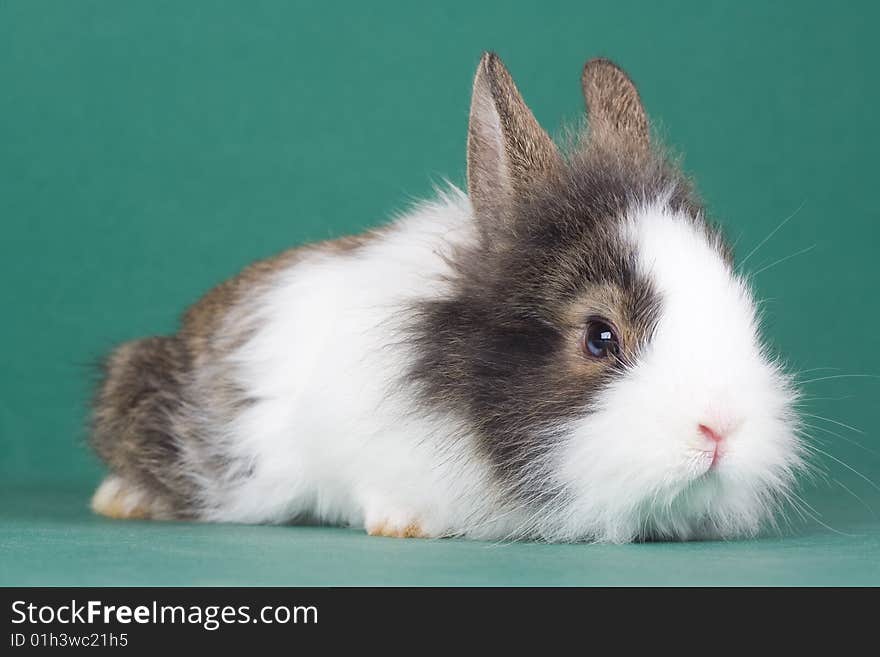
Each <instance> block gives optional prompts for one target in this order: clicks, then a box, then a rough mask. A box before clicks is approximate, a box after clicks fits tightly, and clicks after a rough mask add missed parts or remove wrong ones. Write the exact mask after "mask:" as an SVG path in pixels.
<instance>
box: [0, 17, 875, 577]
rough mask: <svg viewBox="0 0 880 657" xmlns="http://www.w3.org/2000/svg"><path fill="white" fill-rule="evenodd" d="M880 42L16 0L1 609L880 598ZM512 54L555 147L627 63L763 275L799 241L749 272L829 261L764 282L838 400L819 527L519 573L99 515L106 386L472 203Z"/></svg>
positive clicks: (577, 549)
mask: <svg viewBox="0 0 880 657" xmlns="http://www.w3.org/2000/svg"><path fill="white" fill-rule="evenodd" d="M878 21H880V10H878V5H877V4H876V3H871V2H852V3H846V4H845V5H843V6H840V7H835V8H833V9H832V7H831V5H829V4H828V3H827V2H824V1H823V2H818V1H817V2H798V3H782V2H777V3H763V2H762V3H744V2H730V3H724V2H712V3H707V2H702V1H694V2H663V3H656V2H642V3H632V2H620V1H618V2H613V3H610V2H591V1H585V0H578V1H576V2H565V3H552V2H542V3H534V4H532V3H514V2H510V1H508V2H474V1H473V0H469V1H467V2H457V1H456V2H452V1H445V2H442V3H412V2H405V3H404V2H402V3H388V2H357V3H355V2H351V3H344V4H343V3H339V4H336V3H329V2H314V3H311V2H280V1H279V2H267V1H248V2H244V1H243V0H242V1H240V2H207V1H206V2H195V1H188V2H170V1H161V2H160V1H157V0H151V1H146V0H144V1H137V2H136V1H133V0H129V1H127V2H119V1H118V0H100V1H95V0H75V1H69V0H66V1H61V0H58V1H54V2H50V1H44V0H5V1H3V0H0V221H2V228H3V230H2V237H0V290H2V296H0V299H2V306H0V307H2V313H3V315H2V321H0V345H2V368H0V369H2V377H0V441H2V444H0V496H2V497H0V551H2V557H0V584H37V583H48V584H77V583H102V584H117V585H123V584H135V583H141V584H163V583H164V584H168V583H174V584H187V583H194V584H195V583H200V584H223V583H242V584H243V583H254V584H345V583H350V584H365V583H371V584H381V583H395V584H406V583H436V584H448V583H461V584H482V583H496V584H503V583H558V584H582V583H644V584H650V583H700V584H706V583H730V584H740V583H791V584H798V583H874V584H880V523H878V521H877V519H876V516H875V511H876V510H877V509H880V492H878V489H877V487H876V485H875V484H874V483H872V482H876V481H878V480H880V444H878V441H877V439H876V436H877V432H878V429H880V409H878V403H877V400H878V395H880V381H878V380H877V379H874V378H870V377H866V376H853V377H851V376H849V375H852V374H859V375H864V374H869V375H874V374H878V373H880V337H878V336H880V331H878V330H877V325H878V321H880V309H878V303H877V289H878V283H880V266H878V264H877V252H878V246H877V238H878V232H880V231H878V224H880V221H878V220H880V216H878V215H880V210H878V202H877V187H878V166H877V161H878V152H880V138H878V127H877V122H876V115H877V106H878V102H880V94H878V87H877V85H878V80H877V64H878V62H880V40H878V39H877V36H876V26H877V24H878ZM485 49H494V50H496V51H497V52H498V53H499V54H500V55H501V56H502V58H503V59H504V61H505V62H506V64H507V65H508V67H509V68H510V70H511V72H512V74H513V76H514V78H515V79H516V81H517V83H518V85H519V87H520V89H521V90H522V92H523V94H524V96H525V97H526V100H527V102H528V103H529V104H530V105H531V107H532V108H533V110H534V111H535V114H536V115H537V117H538V119H539V120H540V121H541V122H542V123H543V124H544V125H545V126H546V127H547V128H548V129H549V130H550V131H551V132H555V133H557V134H558V133H559V132H560V131H561V130H562V129H563V128H564V127H565V126H571V125H576V124H577V122H578V121H580V120H581V112H582V98H581V96H580V90H579V83H578V81H579V73H580V67H581V66H582V64H583V62H584V61H585V60H586V59H587V58H589V57H593V56H597V55H604V56H608V57H611V58H613V59H615V60H616V61H618V62H619V63H620V64H621V65H622V66H624V67H625V68H626V69H627V70H628V71H629V72H630V73H631V74H632V76H633V77H634V79H635V80H636V81H637V83H638V84H639V86H640V89H641V92H642V95H643V99H644V101H645V104H646V106H647V108H648V111H649V113H650V114H651V116H652V118H653V120H654V122H655V124H656V126H657V127H658V129H659V131H660V133H661V134H663V135H664V136H665V137H666V139H667V140H668V141H669V143H670V144H671V145H672V146H673V147H674V148H675V149H676V150H678V151H681V152H683V153H684V154H685V156H686V157H685V165H686V168H687V169H688V170H689V171H690V172H692V173H694V174H695V176H696V177H697V181H698V183H699V186H700V188H701V190H702V192H703V194H704V196H705V198H706V200H707V202H708V205H709V207H710V209H711V211H712V213H713V214H714V215H715V216H717V217H719V218H720V219H721V220H722V221H723V223H724V224H725V226H726V227H727V230H728V232H729V234H730V235H731V238H732V239H733V240H735V241H736V245H737V251H738V252H739V255H740V256H743V255H745V254H747V253H749V252H750V251H752V249H753V248H754V247H755V246H756V245H758V244H759V243H760V242H762V240H763V239H764V238H765V237H766V236H767V235H768V234H769V233H770V232H771V231H772V230H773V229H774V228H775V227H777V226H778V225H779V224H780V222H782V221H783V220H784V219H785V218H786V217H789V216H791V215H792V214H794V216H793V217H792V218H791V219H790V221H788V222H787V223H785V225H783V226H782V227H781V228H780V229H779V230H778V232H776V234H774V235H773V236H772V238H771V239H769V240H768V241H767V242H766V244H764V245H763V246H761V248H760V249H759V250H758V251H757V252H755V253H754V255H752V256H751V257H750V258H749V263H748V267H747V268H748V269H751V270H752V271H758V270H759V269H761V268H762V267H765V266H767V265H771V264H772V263H774V262H776V261H778V260H780V259H782V258H786V257H787V256H790V255H792V254H795V253H796V252H799V251H801V250H802V249H807V248H810V247H812V248H811V250H809V251H808V252H806V253H803V254H800V255H796V256H794V257H792V258H790V259H788V260H786V261H785V262H782V263H780V264H778V265H775V266H772V267H770V268H769V269H767V270H766V271H763V272H760V273H758V274H757V275H756V278H755V285H756V288H757V292H758V294H759V296H760V297H761V298H762V299H766V304H765V305H764V309H765V313H766V327H767V335H768V338H769V340H770V342H771V343H772V344H773V345H774V347H775V348H777V349H778V350H779V352H780V353H782V354H784V355H785V357H786V359H787V361H788V362H789V363H790V364H791V367H792V368H793V369H794V370H797V371H804V372H805V373H804V374H803V379H805V380H810V379H815V378H824V377H840V378H830V379H826V380H822V381H816V382H813V383H807V384H805V385H804V393H805V396H806V398H807V400H808V401H807V402H806V405H805V411H806V412H807V413H810V414H811V415H810V416H809V417H807V418H806V419H807V421H808V422H809V423H810V424H812V425H814V426H816V427H820V428H818V429H815V430H814V435H815V439H814V441H813V444H814V445H815V446H816V447H818V448H819V449H821V450H823V451H824V452H825V454H819V455H817V458H816V459H815V463H816V465H817V466H819V467H821V468H823V469H824V471H825V475H824V476H822V477H818V478H816V479H815V480H814V481H806V482H805V483H804V486H803V488H802V490H801V495H802V497H803V498H804V500H805V501H806V502H807V503H808V504H809V505H810V506H811V507H812V509H813V511H810V514H811V515H815V516H816V517H817V518H818V519H810V518H806V519H801V518H799V517H798V514H797V513H796V512H794V511H792V510H789V514H788V515H789V517H790V520H791V523H790V525H783V530H782V532H781V534H773V533H769V534H768V536H767V537H765V538H762V539H759V540H755V541H741V542H731V543H700V544H651V545H632V546H585V545H575V546H545V545H522V544H520V545H505V546H498V545H491V544H481V543H468V542H463V541H399V540H392V539H368V538H366V537H364V536H362V535H361V534H360V533H358V532H354V531H351V530H344V529H330V528H290V527H235V526H198V525H184V524H171V525H162V524H150V523H137V522H129V523H120V522H112V521H108V520H104V519H99V518H94V517H92V516H91V515H90V514H89V513H88V511H87V509H86V504H87V499H88V495H89V493H90V492H91V489H92V488H93V487H94V485H95V484H96V483H97V482H98V480H99V477H100V473H101V469H100V467H99V465H98V464H97V463H96V461H95V460H94V459H93V458H92V457H91V456H90V454H89V453H88V452H87V450H86V449H84V446H83V443H84V438H85V423H86V405H87V400H88V397H89V393H90V388H91V385H92V384H93V381H94V378H95V371H94V368H93V364H94V362H95V361H96V360H97V359H98V358H99V357H100V355H101V354H103V353H104V352H106V351H107V350H108V349H110V348H111V346H112V345H114V344H116V343H118V342H120V341H123V340H127V339H130V338H134V337H138V336H142V335H146V334H153V333H162V332H168V331H172V330H173V328H174V326H175V322H176V318H177V316H178V315H179V313H180V312H181V311H182V309H183V308H184V307H185V306H186V305H187V304H189V303H191V302H193V301H194V300H195V299H197V298H198V297H199V295H200V294H202V293H203V292H204V291H205V290H207V289H208V288H209V287H210V286H212V285H213V284H215V283H217V282H219V281H220V280H222V279H224V278H225V277H228V276H230V275H232V274H234V273H235V272H236V271H237V270H238V269H240V268H241V267H242V266H244V265H246V264H247V263H249V262H251V261H252V260H255V259H257V258H261V257H264V256H268V255H270V254H273V253H275V252H277V251H280V250H282V249H283V248H285V247H287V246H290V245H294V244H298V243H301V242H305V241H308V240H314V239H320V238H327V237H332V236H337V235H341V234H345V233H348V232H352V231H358V230H360V229H362V228H365V227H368V226H372V225H376V224H378V223H380V222H382V221H384V220H386V218H387V217H389V216H390V215H391V214H392V213H394V212H398V211H401V210H402V209H405V208H406V206H407V204H408V203H409V202H410V201H411V200H412V199H414V198H419V197H423V196H425V195H429V194H430V193H431V187H432V185H433V184H434V183H436V182H438V181H441V180H442V179H443V178H444V177H449V178H450V179H451V180H453V181H456V182H461V181H463V178H464V144H465V130H466V122H467V114H468V102H469V93H470V84H471V78H472V75H473V72H474V70H475V66H476V63H477V61H478V59H479V56H480V52H481V51H482V50H485ZM814 368H834V369H814ZM722 374H723V373H722ZM813 416H822V417H824V418H830V420H834V421H836V422H842V423H845V424H846V425H850V426H851V427H854V428H857V429H859V430H860V431H861V432H862V433H859V432H857V431H855V430H852V429H849V428H847V427H843V426H840V425H838V424H835V423H834V422H832V421H830V420H823V419H818V418H817V417H813ZM834 434H837V435H834Z"/></svg>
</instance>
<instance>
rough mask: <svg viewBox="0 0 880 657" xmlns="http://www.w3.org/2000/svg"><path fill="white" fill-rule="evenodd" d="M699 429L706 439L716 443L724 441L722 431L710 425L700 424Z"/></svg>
mask: <svg viewBox="0 0 880 657" xmlns="http://www.w3.org/2000/svg"><path fill="white" fill-rule="evenodd" d="M697 428H698V429H699V430H700V433H701V434H703V435H704V436H705V437H706V438H708V439H709V440H711V441H712V442H714V443H720V442H721V441H722V440H724V435H723V434H722V433H721V432H720V431H717V430H716V429H713V428H712V427H710V426H709V425H708V424H702V423H700V424H699V425H697Z"/></svg>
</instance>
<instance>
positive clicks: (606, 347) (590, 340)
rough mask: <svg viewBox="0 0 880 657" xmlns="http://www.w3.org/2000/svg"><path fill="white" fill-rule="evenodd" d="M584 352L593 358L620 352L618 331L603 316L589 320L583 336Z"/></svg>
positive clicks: (614, 354) (606, 356)
mask: <svg viewBox="0 0 880 657" xmlns="http://www.w3.org/2000/svg"><path fill="white" fill-rule="evenodd" d="M583 348H584V352H585V353H586V354H588V355H590V356H592V357H593V358H610V357H612V356H617V355H618V354H619V353H620V343H619V341H618V339H617V332H616V331H615V330H614V327H613V326H611V324H610V323H609V322H608V321H606V320H604V319H602V318H601V317H592V318H590V319H588V320H587V326H586V328H585V329H584V337H583Z"/></svg>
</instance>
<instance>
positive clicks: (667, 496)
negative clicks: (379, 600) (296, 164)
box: [91, 53, 805, 543]
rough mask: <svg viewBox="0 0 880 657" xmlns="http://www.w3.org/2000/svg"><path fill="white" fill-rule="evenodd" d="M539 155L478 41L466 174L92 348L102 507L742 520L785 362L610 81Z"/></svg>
mask: <svg viewBox="0 0 880 657" xmlns="http://www.w3.org/2000/svg"><path fill="white" fill-rule="evenodd" d="M582 87H583V93H584V96H585V100H586V107H587V118H588V121H587V123H588V126H587V127H586V128H585V129H584V130H583V131H582V134H580V135H579V136H578V137H577V138H576V139H574V140H571V142H572V143H571V144H570V145H569V146H568V147H567V148H564V149H559V148H558V147H557V146H556V145H555V144H554V142H553V141H552V140H551V139H550V137H549V136H548V134H547V133H546V132H545V131H544V130H543V129H542V128H541V127H540V126H539V125H538V123H537V121H536V120H535V117H534V116H533V115H532V113H531V111H530V110H529V108H528V107H527V106H526V104H525V102H524V101H523V98H522V96H521V95H520V92H519V91H518V89H517V87H516V85H515V84H514V82H513V80H512V78H511V76H510V74H509V73H508V70H507V69H506V68H505V66H504V64H503V63H502V62H501V60H500V59H499V57H498V56H497V55H495V54H493V53H486V54H484V55H483V56H482V59H481V60H480V63H479V65H478V69H477V72H476V76H475V79H474V83H473V95H472V100H471V109H470V115H469V126H468V133H467V136H468V139H467V191H466V193H465V192H463V191H460V190H459V189H457V188H456V187H455V186H453V185H451V184H450V185H448V187H443V188H442V189H438V190H437V192H436V197H435V198H434V199H433V200H430V201H427V202H423V203H421V204H417V205H416V206H414V207H413V208H412V209H411V210H410V211H408V212H407V213H406V214H404V215H403V216H401V217H399V218H397V219H396V220H394V221H393V222H391V223H389V224H387V225H385V226H382V227H380V228H377V229H374V230H371V231H369V232H367V233H365V234H363V235H359V236H356V237H346V238H342V239H338V240H335V241H327V242H323V243H317V244H311V245H306V246H302V247H300V248H294V249H291V250H288V251H286V252H283V253H281V255H278V256H276V257H274V258H271V259H268V260H265V261H262V262H257V263H256V264H253V265H251V266H249V267H248V268H246V269H244V271H242V272H241V273H240V274H239V275H237V276H236V277H235V278H232V279H231V280H228V281H226V282H224V283H222V284H220V285H219V286H217V287H215V288H214V289H212V290H211V291H210V292H208V293H207V295H206V296H204V297H203V298H202V299H201V300H200V301H198V302H197V303H196V304H195V305H193V306H192V307H191V308H189V309H188V310H187V311H186V313H185V314H184V316H183V318H182V321H181V325H180V328H179V331H178V333H177V334H176V335H171V336H163V337H148V338H145V339H142V340H135V341H133V342H128V343H125V344H123V345H122V346H120V347H119V348H117V349H116V350H115V351H114V352H112V353H111V354H110V356H109V357H108V358H107V359H106V361H105V364H104V368H105V369H104V378H103V381H102V383H101V384H100V386H99V388H98V390H97V392H96V395H95V400H94V409H93V414H92V431H91V444H92V446H93V448H94V450H95V451H96V452H97V454H98V455H99V456H100V457H101V458H102V459H103V461H104V462H105V463H106V465H107V466H108V469H109V474H108V476H107V477H106V478H105V479H104V481H103V482H102V483H101V484H100V486H99V487H98V489H97V491H96V492H95V494H94V497H93V500H92V508H93V509H94V511H96V512H97V513H99V514H103V515H105V516H109V517H113V518H150V519H156V520H174V519H180V520H193V521H206V522H235V523H254V524H262V523H265V524H273V523H274V524H291V523H310V524H314V523H318V524H325V525H341V526H348V527H353V528H359V529H361V528H362V529H365V530H366V532H367V533H368V534H370V535H374V536H388V537H406V538H416V537H419V538H441V537H464V538H469V539H477V540H493V541H498V540H537V541H546V542H609V543H625V542H631V541H641V540H693V539H706V538H732V537H742V536H752V535H755V534H757V533H759V532H760V531H762V529H763V528H765V527H767V526H769V525H773V524H774V517H775V516H776V515H777V514H778V510H779V507H780V506H781V504H782V503H783V502H784V500H785V499H786V497H787V495H789V491H790V490H791V489H792V487H793V486H794V485H795V483H796V480H797V477H798V474H799V473H800V471H801V470H802V468H803V467H804V464H805V448H804V446H803V445H802V443H801V441H800V439H799V437H798V416H797V413H796V407H795V404H796V401H797V398H798V391H797V389H796V387H795V384H794V382H793V378H792V377H791V376H790V375H788V374H787V373H786V371H785V368H784V366H783V364H782V363H781V362H780V361H779V360H778V358H776V357H774V356H772V355H771V354H770V353H769V350H768V348H767V347H766V346H765V343H764V342H763V341H762V338H761V334H760V329H759V317H758V313H757V310H756V303H755V301H754V298H753V293H752V292H751V291H750V288H749V285H748V282H747V280H746V279H745V278H744V277H743V276H742V275H740V274H738V273H737V272H736V270H735V268H734V260H733V254H732V249H731V248H730V246H729V245H728V243H727V242H726V241H725V238H724V237H723V235H722V233H721V230H720V228H719V227H718V226H717V225H716V224H714V223H712V222H710V221H709V220H707V218H706V213H705V210H704V209H703V207H702V206H701V203H700V201H699V199H698V197H697V194H696V192H695V191H694V187H693V184H692V183H691V182H690V180H689V178H688V177H687V176H686V175H685V174H684V173H682V171H681V169H680V167H679V166H678V164H677V163H676V162H675V161H674V159H673V158H671V157H670V156H668V155H667V153H666V151H665V149H664V148H663V147H662V145H660V144H657V143H656V139H654V138H653V137H652V135H651V130H650V127H649V122H648V119H647V117H646V114H645V110H644V107H643V105H642V102H641V100H640V97H639V93H638V91H637V89H636V87H635V86H634V84H633V82H632V80H631V79H630V78H629V77H628V76H627V74H626V73H625V72H624V71H623V70H622V69H620V68H619V67H618V66H617V65H615V64H614V63H612V62H611V61H609V60H607V59H593V60H591V61H589V62H587V64H586V65H585V67H584V69H583V75H582Z"/></svg>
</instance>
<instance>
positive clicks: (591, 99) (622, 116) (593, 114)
mask: <svg viewBox="0 0 880 657" xmlns="http://www.w3.org/2000/svg"><path fill="white" fill-rule="evenodd" d="M581 84H582V86H583V90H584V99H585V100H586V101H587V113H588V115H589V121H590V132H589V143H599V144H609V143H610V144H612V145H613V146H615V147H617V148H620V147H624V148H629V149H633V150H635V151H646V150H648V148H649V145H650V132H649V128H648V117H647V116H646V115H645V108H644V107H643V106H642V101H641V99H640V98H639V92H638V90H637V89H636V86H635V84H633V81H632V80H630V78H629V76H628V75H627V74H626V73H625V72H624V71H623V69H621V68H620V67H619V66H617V64H615V63H614V62H612V61H610V60H608V59H591V60H590V61H588V62H587V63H586V64H585V65H584V73H583V76H582V77H581Z"/></svg>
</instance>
